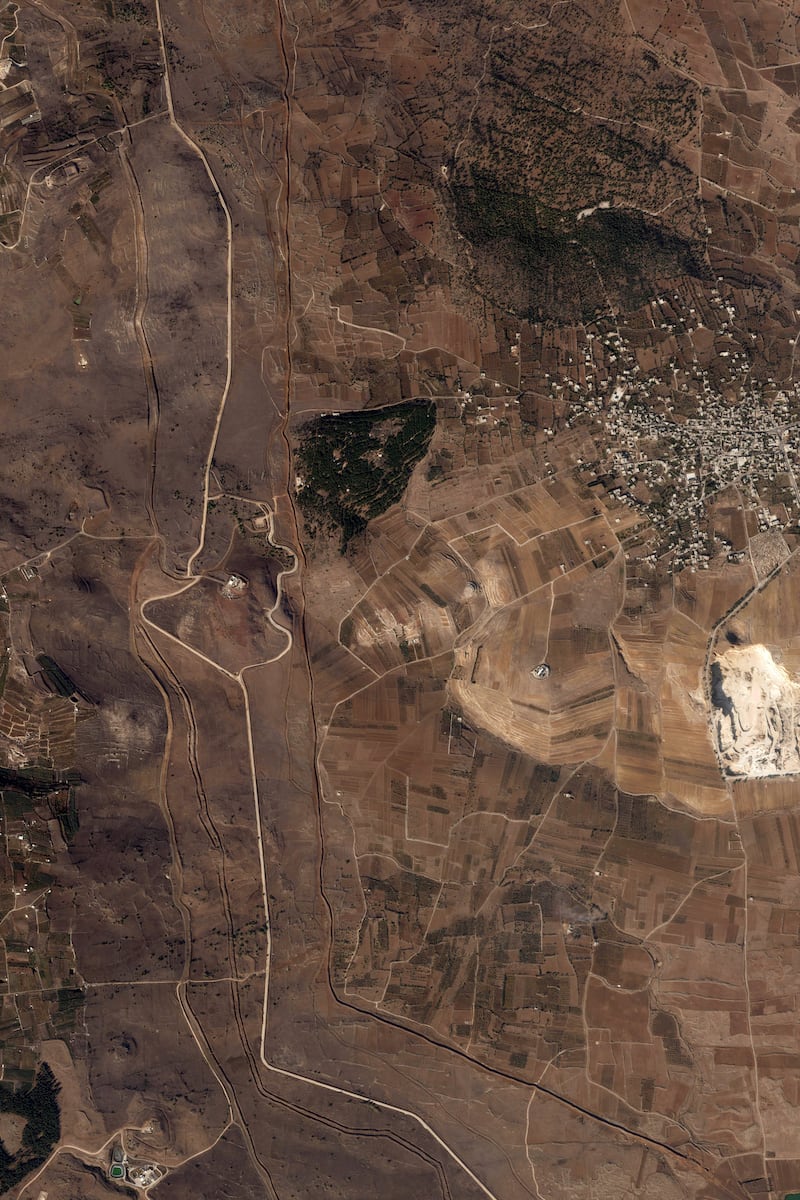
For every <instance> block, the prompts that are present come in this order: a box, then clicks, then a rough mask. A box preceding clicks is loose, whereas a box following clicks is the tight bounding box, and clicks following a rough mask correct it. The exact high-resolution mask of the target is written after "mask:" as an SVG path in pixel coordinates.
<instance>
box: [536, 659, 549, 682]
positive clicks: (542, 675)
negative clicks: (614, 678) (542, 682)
mask: <svg viewBox="0 0 800 1200" xmlns="http://www.w3.org/2000/svg"><path fill="white" fill-rule="evenodd" d="M549 674H550V667H549V666H548V665H547V663H539V665H538V667H534V668H533V670H532V671H531V675H532V676H533V678H534V679H547V676H548V675H549Z"/></svg>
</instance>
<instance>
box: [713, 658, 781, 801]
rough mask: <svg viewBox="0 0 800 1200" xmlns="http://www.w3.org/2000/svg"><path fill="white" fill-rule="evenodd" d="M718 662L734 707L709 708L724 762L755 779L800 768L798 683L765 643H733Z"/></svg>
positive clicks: (724, 690) (723, 685)
mask: <svg viewBox="0 0 800 1200" xmlns="http://www.w3.org/2000/svg"><path fill="white" fill-rule="evenodd" d="M716 663H717V664H718V666H719V669H720V671H721V676H722V678H721V686H722V691H723V692H724V695H725V697H727V700H728V701H729V707H730V712H729V713H726V712H724V711H722V709H720V708H718V707H714V708H712V710H711V713H712V723H713V727H714V736H715V738H716V743H717V749H718V751H719V755H720V758H721V760H722V763H723V765H724V766H725V767H727V769H728V770H729V771H731V772H732V773H733V774H735V775H744V776H747V777H748V778H751V779H757V778H759V777H761V776H764V775H794V774H795V773H797V772H800V743H799V742H798V732H799V731H798V720H800V683H798V681H797V680H795V679H793V678H792V677H791V676H790V675H789V674H788V672H787V671H786V670H785V669H784V668H783V667H782V666H781V665H780V663H776V662H775V659H774V658H773V657H772V655H771V654H770V652H769V650H768V649H767V647H766V646H758V645H755V646H730V647H729V648H728V649H727V650H725V652H724V653H723V654H720V655H718V656H717V658H716Z"/></svg>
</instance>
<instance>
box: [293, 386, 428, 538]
mask: <svg viewBox="0 0 800 1200" xmlns="http://www.w3.org/2000/svg"><path fill="white" fill-rule="evenodd" d="M435 425H436V405H435V404H434V403H433V402H432V401H427V400H409V401H407V402H406V403H404V404H392V405H390V406H389V407H387V408H380V409H366V410H363V411H361V412H350V413H335V414H333V413H332V414H328V415H326V416H322V417H317V418H316V419H315V420H313V421H309V422H308V423H307V424H306V425H304V426H303V427H302V428H301V430H300V433H299V446H298V449H297V451H296V459H297V468H298V474H299V475H300V477H301V479H302V483H301V484H299V485H298V489H297V500H298V503H299V504H300V507H301V509H302V511H303V516H304V517H305V520H306V524H307V526H308V528H309V532H310V533H311V534H312V536H313V535H314V534H316V533H318V532H328V533H332V532H336V531H338V532H339V533H340V536H341V548H342V550H344V549H346V547H347V544H348V542H350V541H351V540H352V538H354V537H356V536H357V535H358V534H359V533H362V532H363V531H364V529H366V526H367V522H368V521H370V520H371V519H372V518H373V517H377V516H379V515H380V514H381V513H382V512H385V511H386V510H387V508H390V507H391V506H392V505H393V504H396V503H397V501H398V500H399V499H400V498H401V496H402V495H403V492H404V491H405V489H406V486H407V485H408V481H409V479H410V478H411V472H412V471H413V470H414V467H415V466H416V465H417V463H418V462H419V461H420V459H422V458H423V457H424V455H425V453H426V451H427V449H428V445H429V443H430V440H431V437H432V436H433V431H434V428H435Z"/></svg>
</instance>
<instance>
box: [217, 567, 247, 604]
mask: <svg viewBox="0 0 800 1200" xmlns="http://www.w3.org/2000/svg"><path fill="white" fill-rule="evenodd" d="M248 586H249V585H248V581H247V580H246V579H245V577H244V575H238V574H237V573H236V572H235V571H233V572H231V574H230V575H229V576H228V578H227V579H226V580H225V583H224V584H223V585H222V594H223V596H224V597H225V599H226V600H235V599H236V598H237V597H238V596H243V595H244V594H245V592H246V591H247V588H248Z"/></svg>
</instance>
